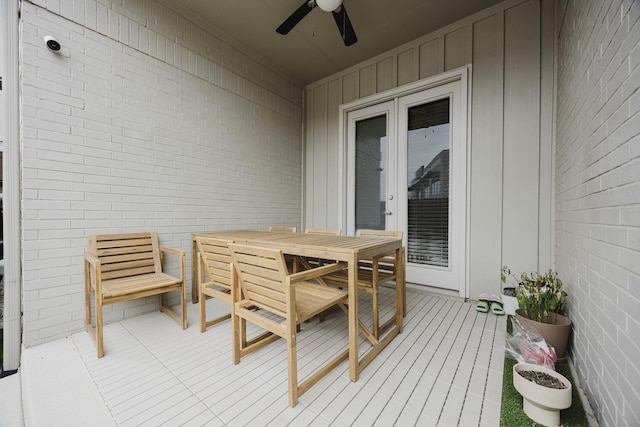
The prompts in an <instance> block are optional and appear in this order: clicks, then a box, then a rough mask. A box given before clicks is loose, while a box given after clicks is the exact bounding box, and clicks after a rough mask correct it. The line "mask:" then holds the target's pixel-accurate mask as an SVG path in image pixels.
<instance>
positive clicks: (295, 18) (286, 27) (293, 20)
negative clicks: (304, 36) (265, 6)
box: [276, 0, 315, 34]
mask: <svg viewBox="0 0 640 427" xmlns="http://www.w3.org/2000/svg"><path fill="white" fill-rule="evenodd" d="M314 7H315V3H313V4H312V5H310V2H309V1H308V0H305V2H304V3H302V6H300V7H299V8H298V9H297V10H296V11H295V12H293V13H292V14H291V16H289V17H288V18H287V19H285V20H284V22H283V23H282V24H280V26H279V27H278V28H276V31H277V32H278V33H280V34H288V33H289V31H291V30H292V29H293V27H295V26H296V25H298V22H300V21H302V18H304V17H305V16H307V15H308V14H309V12H311V11H312V10H313V8H314Z"/></svg>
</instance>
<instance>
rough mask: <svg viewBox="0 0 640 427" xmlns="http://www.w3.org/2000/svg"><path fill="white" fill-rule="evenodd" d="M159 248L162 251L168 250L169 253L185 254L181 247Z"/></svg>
mask: <svg viewBox="0 0 640 427" xmlns="http://www.w3.org/2000/svg"><path fill="white" fill-rule="evenodd" d="M159 249H160V251H162V252H166V253H168V254H172V255H177V256H185V252H184V251H181V250H180V249H173V248H168V247H166V246H160V247H159Z"/></svg>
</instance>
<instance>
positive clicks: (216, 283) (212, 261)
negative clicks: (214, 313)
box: [196, 237, 234, 332]
mask: <svg viewBox="0 0 640 427" xmlns="http://www.w3.org/2000/svg"><path fill="white" fill-rule="evenodd" d="M196 242H197V244H198V277H199V281H198V295H199V299H198V301H199V306H200V332H205V331H206V330H207V328H208V327H209V326H213V325H215V324H216V323H220V322H222V321H224V320H226V319H230V318H231V303H232V298H231V289H232V286H233V280H234V277H232V270H231V269H230V266H231V265H232V264H233V262H232V260H231V251H230V250H229V247H228V246H227V245H228V244H229V243H232V241H231V240H220V239H213V238H207V237H196ZM207 278H208V279H209V280H207ZM207 297H213V298H217V299H219V300H221V301H224V302H226V303H228V304H229V313H226V314H223V315H221V316H218V317H216V318H214V319H211V320H207Z"/></svg>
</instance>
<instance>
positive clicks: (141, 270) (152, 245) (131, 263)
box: [89, 232, 162, 280]
mask: <svg viewBox="0 0 640 427" xmlns="http://www.w3.org/2000/svg"><path fill="white" fill-rule="evenodd" d="M89 252H90V253H91V254H93V255H94V256H96V257H97V258H98V259H99V260H100V264H101V270H102V276H101V277H102V280H110V279H120V278H123V277H131V276H139V275H143V274H150V273H161V272H162V263H161V261H160V247H159V245H158V235H157V234H156V232H147V233H128V234H103V235H92V236H89Z"/></svg>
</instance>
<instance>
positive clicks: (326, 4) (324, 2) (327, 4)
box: [316, 0, 342, 12]
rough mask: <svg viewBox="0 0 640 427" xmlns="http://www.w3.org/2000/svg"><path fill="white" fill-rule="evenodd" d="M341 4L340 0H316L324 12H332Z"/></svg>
mask: <svg viewBox="0 0 640 427" xmlns="http://www.w3.org/2000/svg"><path fill="white" fill-rule="evenodd" d="M341 4H342V0H316V5H318V7H319V8H320V9H322V10H324V11H325V12H333V11H334V10H336V9H337V8H339V7H340V5H341Z"/></svg>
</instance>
